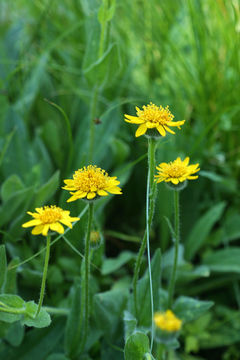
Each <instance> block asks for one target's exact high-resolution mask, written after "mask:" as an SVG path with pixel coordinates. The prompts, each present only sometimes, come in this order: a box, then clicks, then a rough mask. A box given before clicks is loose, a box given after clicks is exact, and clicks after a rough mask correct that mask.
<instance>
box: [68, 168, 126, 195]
mask: <svg viewBox="0 0 240 360" xmlns="http://www.w3.org/2000/svg"><path fill="white" fill-rule="evenodd" d="M64 183H65V184H66V186H64V187H63V189H65V190H69V191H70V194H71V195H72V196H71V197H70V198H69V199H68V200H67V202H71V201H75V200H78V199H84V200H92V199H94V200H95V199H97V198H99V197H100V196H107V195H109V193H110V194H118V195H120V194H122V191H121V189H120V188H119V187H118V185H119V184H120V181H118V180H117V177H116V176H113V177H111V176H109V175H108V173H107V172H106V171H105V170H102V169H101V168H99V167H97V166H93V165H89V166H87V167H85V166H84V167H83V168H82V169H79V170H77V171H75V173H74V175H73V179H67V180H64Z"/></svg>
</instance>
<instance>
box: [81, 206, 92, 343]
mask: <svg viewBox="0 0 240 360" xmlns="http://www.w3.org/2000/svg"><path fill="white" fill-rule="evenodd" d="M92 220H93V202H90V203H89V210H88V225H87V235H86V240H85V262H84V265H85V267H84V277H85V278H84V285H85V289H84V334H83V340H82V349H84V346H85V344H86V340H87V333H88V318H89V277H90V262H89V255H90V234H91V226H92Z"/></svg>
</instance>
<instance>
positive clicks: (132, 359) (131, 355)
mask: <svg viewBox="0 0 240 360" xmlns="http://www.w3.org/2000/svg"><path fill="white" fill-rule="evenodd" d="M149 351H150V349H149V340H148V337H147V336H146V335H145V334H144V333H142V332H135V333H134V334H133V335H131V336H129V337H128V339H127V342H126V345H125V349H124V355H125V359H126V360H143V359H146V356H145V354H146V353H148V352H149Z"/></svg>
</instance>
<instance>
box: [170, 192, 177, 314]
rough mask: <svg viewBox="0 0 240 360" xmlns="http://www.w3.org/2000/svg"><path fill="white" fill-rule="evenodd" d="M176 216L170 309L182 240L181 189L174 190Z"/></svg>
mask: <svg viewBox="0 0 240 360" xmlns="http://www.w3.org/2000/svg"><path fill="white" fill-rule="evenodd" d="M174 214H175V215H174V216H175V220H174V222H175V226H174V227H175V239H174V240H175V241H174V244H175V252H174V262H173V268H172V275H171V279H170V283H169V290H168V309H171V307H172V303H173V294H174V287H175V282H176V272H177V262H178V248H179V241H180V231H179V191H177V190H174Z"/></svg>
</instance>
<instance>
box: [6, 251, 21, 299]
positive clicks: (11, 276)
mask: <svg viewBox="0 0 240 360" xmlns="http://www.w3.org/2000/svg"><path fill="white" fill-rule="evenodd" d="M18 263H19V259H18V258H15V259H13V260H11V261H10V263H9V268H10V267H11V266H14V265H17V264H18ZM4 292H5V293H6V294H15V293H16V292H17V268H14V269H11V270H10V269H8V272H7V279H6V283H5V285H4Z"/></svg>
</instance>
